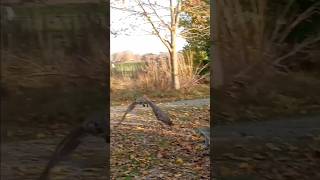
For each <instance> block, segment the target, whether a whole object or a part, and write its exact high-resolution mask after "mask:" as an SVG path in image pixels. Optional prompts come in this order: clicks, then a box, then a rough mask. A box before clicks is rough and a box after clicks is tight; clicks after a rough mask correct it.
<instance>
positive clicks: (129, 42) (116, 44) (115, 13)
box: [110, 8, 186, 55]
mask: <svg viewBox="0 0 320 180" xmlns="http://www.w3.org/2000/svg"><path fill="white" fill-rule="evenodd" d="M110 10H111V11H110V15H111V29H121V28H122V27H125V26H127V25H130V23H131V24H133V23H134V24H142V25H141V26H139V29H137V30H135V31H134V34H133V33H132V35H118V36H116V37H114V35H112V34H111V35H110V36H111V37H110V51H111V52H110V53H111V54H113V53H117V52H123V51H131V52H133V53H135V54H140V55H142V54H146V53H154V54H157V53H160V52H168V50H167V48H166V47H165V45H164V44H163V43H162V42H161V41H160V39H159V38H158V37H157V36H156V35H150V34H149V35H144V34H146V32H144V31H143V30H148V31H150V30H151V25H150V24H149V23H146V22H145V21H144V20H142V19H140V18H138V19H132V18H130V17H129V18H128V17H127V16H128V13H127V12H124V11H120V10H116V9H114V8H111V9H110ZM133 21H134V22H133ZM142 29H143V30H142ZM185 45H186V41H185V40H184V39H183V38H179V37H177V50H178V51H179V50H182V48H183V47H184V46H185Z"/></svg>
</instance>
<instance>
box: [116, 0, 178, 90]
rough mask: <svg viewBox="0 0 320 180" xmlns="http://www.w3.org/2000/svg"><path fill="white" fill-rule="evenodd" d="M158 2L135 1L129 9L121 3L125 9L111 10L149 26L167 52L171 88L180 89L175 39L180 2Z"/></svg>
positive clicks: (148, 0)
mask: <svg viewBox="0 0 320 180" xmlns="http://www.w3.org/2000/svg"><path fill="white" fill-rule="evenodd" d="M115 2H117V1H115ZM158 2H159V1H155V0H154V1H152V0H135V1H134V3H135V4H134V5H132V6H130V7H129V6H127V4H125V3H124V1H121V2H120V4H121V3H122V4H125V7H119V6H118V7H117V6H113V5H112V6H111V8H115V9H117V10H122V11H126V12H129V13H131V15H133V16H135V17H142V18H144V20H145V22H147V24H149V25H150V26H151V29H152V34H153V35H156V36H157V37H158V38H159V40H160V41H161V42H162V43H163V44H164V46H165V47H166V48H167V50H168V52H169V55H170V64H171V76H172V88H174V89H180V82H179V73H178V65H179V64H178V53H177V37H178V34H179V32H178V28H179V20H180V14H181V4H182V1H181V0H170V1H169V3H168V6H165V5H162V4H158ZM135 23H136V21H135ZM135 27H136V26H134V25H130V28H131V29H134V28H135ZM124 29H125V28H124Z"/></svg>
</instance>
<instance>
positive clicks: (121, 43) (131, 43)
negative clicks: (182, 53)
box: [110, 35, 185, 55]
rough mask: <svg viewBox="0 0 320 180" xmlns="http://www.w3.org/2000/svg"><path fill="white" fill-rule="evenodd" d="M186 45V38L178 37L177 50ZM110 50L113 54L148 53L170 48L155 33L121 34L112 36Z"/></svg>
mask: <svg viewBox="0 0 320 180" xmlns="http://www.w3.org/2000/svg"><path fill="white" fill-rule="evenodd" d="M184 45H185V40H183V39H178V41H177V50H178V51H179V50H182V48H183V46H184ZM110 51H111V54H113V53H117V52H122V51H131V52H133V53H135V54H140V55H142V54H146V53H154V54H157V53H160V52H168V49H167V48H166V47H165V45H164V44H162V42H161V41H160V39H159V38H158V37H157V36H153V35H144V36H143V35H141V36H119V37H116V38H114V37H113V38H111V40H110Z"/></svg>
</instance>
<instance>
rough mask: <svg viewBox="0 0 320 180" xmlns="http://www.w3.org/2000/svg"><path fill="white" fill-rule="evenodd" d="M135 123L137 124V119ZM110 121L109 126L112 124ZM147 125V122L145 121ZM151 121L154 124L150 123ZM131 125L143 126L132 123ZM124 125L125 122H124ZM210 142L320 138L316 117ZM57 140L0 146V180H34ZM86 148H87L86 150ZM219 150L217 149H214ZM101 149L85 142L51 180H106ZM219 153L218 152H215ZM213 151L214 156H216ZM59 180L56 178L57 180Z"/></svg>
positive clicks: (239, 127) (244, 126)
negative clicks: (80, 179)
mask: <svg viewBox="0 0 320 180" xmlns="http://www.w3.org/2000/svg"><path fill="white" fill-rule="evenodd" d="M207 105H209V99H197V100H184V101H177V102H171V103H160V104H159V106H160V107H162V108H164V109H167V108H171V107H190V106H193V107H201V106H207ZM126 108H127V107H126V106H115V107H111V118H112V119H120V117H121V116H122V115H123V112H124V111H125V110H126ZM142 111H146V109H145V108H142V107H137V108H136V109H135V110H134V111H133V115H134V114H139V113H141V112H142ZM146 119H147V118H146ZM139 120H141V119H140V118H139ZM116 121H117V120H115V121H112V122H116ZM146 121H148V122H150V120H146ZM153 121H154V120H153ZM130 122H131V123H143V121H134V118H133V119H132V118H131V121H130ZM127 123H128V122H127ZM213 132H214V136H215V138H214V142H216V145H217V144H222V145H223V144H228V143H227V142H229V141H234V140H236V139H248V138H250V137H251V138H252V137H254V138H262V139H271V138H294V139H299V138H303V137H305V136H310V135H313V136H316V135H319V134H320V116H308V117H299V118H298V117H297V118H291V119H275V120H271V121H264V122H247V123H238V124H233V125H223V126H216V127H213ZM60 140H61V137H54V138H51V139H50V140H48V139H46V138H42V139H36V140H26V141H20V142H8V143H5V144H2V146H1V160H2V161H1V179H3V180H16V179H21V178H22V179H26V180H27V179H35V177H37V176H38V174H39V173H40V171H41V170H42V169H43V166H44V164H45V163H46V162H47V160H48V158H49V157H50V155H51V152H52V150H53V149H54V148H55V146H56V144H57V143H58V142H59V141H60ZM87 147H90V149H88V148H87ZM221 147H222V146H219V147H218V146H217V149H219V148H221ZM105 148H106V146H105V145H104V143H103V140H99V139H96V138H88V141H87V142H85V143H84V144H83V145H81V147H80V148H79V149H78V150H77V152H76V153H75V155H74V156H72V158H70V159H69V160H68V161H64V162H62V163H61V164H60V165H59V167H60V168H57V169H56V170H55V171H54V174H55V177H56V178H55V179H65V177H66V176H65V175H66V174H74V175H73V176H70V175H69V176H68V178H67V179H70V180H72V179H79V178H83V179H89V180H90V179H98V180H99V179H106V175H105V174H104V172H105V171H104V168H105V167H106V166H105V159H106V154H105ZM218 151H219V150H218ZM218 151H217V152H218ZM59 177H60V178H59Z"/></svg>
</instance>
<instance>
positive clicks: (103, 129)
mask: <svg viewBox="0 0 320 180" xmlns="http://www.w3.org/2000/svg"><path fill="white" fill-rule="evenodd" d="M87 135H94V136H103V137H104V138H106V137H107V120H106V117H105V113H100V112H99V113H93V114H92V115H91V116H89V117H88V118H87V119H86V121H84V122H83V123H82V124H81V125H80V126H78V127H77V128H75V129H73V130H72V131H71V132H70V133H69V134H68V135H67V136H66V137H65V138H64V139H63V140H62V141H61V142H60V143H59V144H58V146H57V147H56V149H55V151H54V153H53V155H52V157H51V159H50V160H49V162H48V164H47V166H46V168H45V169H44V171H43V172H42V174H41V176H40V178H39V180H46V179H48V176H49V173H50V170H51V169H52V168H53V167H54V166H55V165H57V164H58V163H59V162H60V161H61V160H62V159H63V158H65V157H67V156H68V155H70V154H71V153H72V152H73V151H74V150H75V149H76V148H77V147H78V146H79V144H80V143H81V142H82V139H83V138H84V137H86V136H87Z"/></svg>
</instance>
